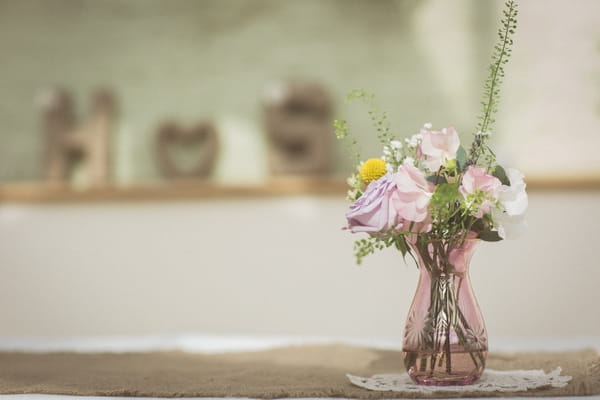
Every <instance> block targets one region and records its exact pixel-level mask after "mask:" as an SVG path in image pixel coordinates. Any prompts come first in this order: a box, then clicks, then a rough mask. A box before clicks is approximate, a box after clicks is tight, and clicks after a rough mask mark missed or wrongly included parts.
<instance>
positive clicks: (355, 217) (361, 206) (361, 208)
mask: <svg viewBox="0 0 600 400" xmlns="http://www.w3.org/2000/svg"><path fill="white" fill-rule="evenodd" d="M395 188H396V182H395V181H394V179H393V175H392V174H391V173H387V174H386V175H384V176H382V177H381V178H379V179H377V180H375V181H373V182H371V183H370V184H369V186H367V189H366V190H365V192H364V193H363V195H362V196H361V197H360V198H359V199H358V200H356V201H355V202H354V203H353V204H352V205H351V206H350V211H348V212H347V213H346V219H347V220H348V228H349V229H350V230H351V231H352V233H356V232H379V231H381V230H384V229H391V228H392V227H394V225H395V224H396V219H397V213H396V210H395V209H394V208H393V207H391V203H390V192H391V191H392V190H394V189H395Z"/></svg>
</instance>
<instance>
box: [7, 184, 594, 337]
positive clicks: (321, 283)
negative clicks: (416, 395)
mask: <svg viewBox="0 0 600 400" xmlns="http://www.w3.org/2000/svg"><path fill="white" fill-rule="evenodd" d="M598 204H600V191H590V192H569V193H560V192H534V193H533V194H531V199H530V211H529V222H530V229H529V231H528V232H527V234H526V235H525V236H524V237H523V238H522V239H521V240H518V241H512V242H504V243H501V244H483V245H482V246H481V248H480V249H479V251H478V252H477V254H476V256H475V258H474V260H473V265H472V278H473V284H474V288H475V291H476V294H477V296H478V298H479V301H480V304H481V307H482V309H483V312H484V316H485V318H486V322H487V325H488V329H489V331H490V334H491V335H493V336H498V337H500V336H503V337H504V336H573V335H593V336H600V312H599V311H598V304H600V291H599V290H598V284H599V283H600V262H599V261H598V239H599V234H598V231H597V229H598V226H599V225H600V224H599V222H600V213H599V212H598V211H597V207H598ZM345 207H346V204H345V203H344V201H343V200H341V199H337V198H327V197H315V198H311V197H306V198H304V197H298V198H295V197H292V198H266V199H252V200H211V201H197V202H173V203H145V204H131V203H129V204H128V203H122V204H94V205H84V204H64V205H50V204H43V205H2V206H0V274H1V275H0V276H2V279H1V280H0V321H2V323H1V324H0V336H4V337H6V336H74V335H105V334H131V335H141V334H175V333H229V334H236V333H242V334H246V333H250V334H253V333H254V334H297V335H335V336H371V337H382V336H388V337H394V336H397V337H400V334H401V330H402V325H403V322H404V318H405V314H406V312H407V308H408V306H409V302H410V301H411V299H412V295H413V292H414V289H415V287H416V278H417V272H416V269H415V268H414V266H412V265H410V266H405V265H403V263H402V261H401V257H400V256H399V255H398V254H396V253H395V252H393V251H388V252H384V253H382V254H378V255H376V256H373V257H372V258H370V259H367V260H366V262H365V265H364V266H362V267H357V266H355V265H354V264H353V258H352V256H351V251H352V240H353V239H354V237H352V235H351V234H349V233H348V232H344V231H341V230H340V227H341V226H342V224H343V222H344V221H343V212H344V210H345Z"/></svg>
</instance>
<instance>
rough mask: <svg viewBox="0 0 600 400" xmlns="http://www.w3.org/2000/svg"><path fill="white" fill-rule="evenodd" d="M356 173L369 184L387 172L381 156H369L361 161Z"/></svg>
mask: <svg viewBox="0 0 600 400" xmlns="http://www.w3.org/2000/svg"><path fill="white" fill-rule="evenodd" d="M358 173H359V175H360V179H361V180H362V181H363V182H364V183H366V184H369V183H371V182H373V181H375V180H377V179H379V178H381V177H382V176H384V175H385V174H386V173H387V167H386V165H385V161H383V160H382V159H381V158H371V159H369V160H367V161H365V162H364V163H363V165H362V166H361V167H360V171H359V172H358Z"/></svg>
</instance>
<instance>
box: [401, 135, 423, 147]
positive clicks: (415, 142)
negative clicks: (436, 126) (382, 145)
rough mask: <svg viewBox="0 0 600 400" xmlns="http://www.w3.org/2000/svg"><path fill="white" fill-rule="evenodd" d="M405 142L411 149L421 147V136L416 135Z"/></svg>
mask: <svg viewBox="0 0 600 400" xmlns="http://www.w3.org/2000/svg"><path fill="white" fill-rule="evenodd" d="M404 140H405V141H406V143H407V144H408V145H409V146H410V147H417V146H418V145H419V142H420V141H421V134H420V133H415V134H414V135H412V136H411V137H410V138H408V139H404Z"/></svg>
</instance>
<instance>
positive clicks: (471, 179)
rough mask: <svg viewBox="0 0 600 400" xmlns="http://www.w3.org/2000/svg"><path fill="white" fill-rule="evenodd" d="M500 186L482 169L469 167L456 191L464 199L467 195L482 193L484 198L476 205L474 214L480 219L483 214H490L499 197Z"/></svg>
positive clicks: (497, 181)
mask: <svg viewBox="0 0 600 400" xmlns="http://www.w3.org/2000/svg"><path fill="white" fill-rule="evenodd" d="M501 186H502V182H500V180H499V179H498V178H496V177H495V176H492V175H490V174H487V173H486V172H485V169H484V168H480V167H473V166H470V167H469V168H468V169H467V172H465V175H464V176H463V179H462V183H461V185H460V188H459V189H458V190H459V191H460V193H461V194H462V195H463V196H464V197H465V199H467V198H468V197H469V195H475V194H476V193H477V192H478V191H482V192H484V194H485V198H484V199H483V202H482V203H481V204H479V205H478V207H477V211H476V212H475V214H474V216H475V217H477V218H481V217H483V215H484V214H489V213H490V212H491V210H492V207H493V206H494V205H495V203H496V201H497V200H498V196H499V195H500V187H501Z"/></svg>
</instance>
